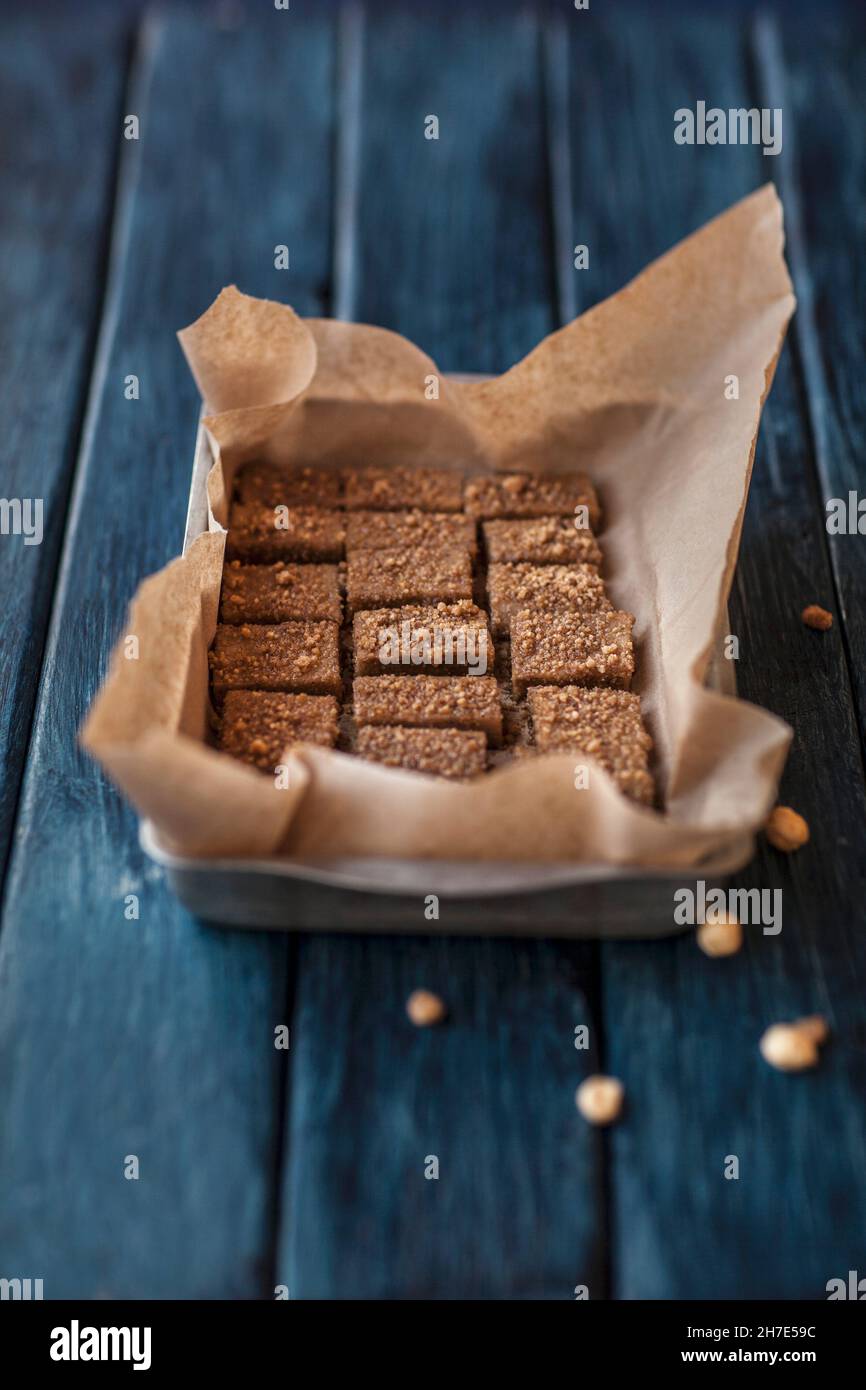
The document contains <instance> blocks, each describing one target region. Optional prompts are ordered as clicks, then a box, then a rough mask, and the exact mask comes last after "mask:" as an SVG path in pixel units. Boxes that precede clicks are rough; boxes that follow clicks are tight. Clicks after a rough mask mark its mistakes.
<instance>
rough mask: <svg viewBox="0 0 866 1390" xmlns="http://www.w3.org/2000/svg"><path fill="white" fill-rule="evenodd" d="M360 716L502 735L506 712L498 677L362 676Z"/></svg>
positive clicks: (493, 738)
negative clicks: (499, 692)
mask: <svg viewBox="0 0 866 1390" xmlns="http://www.w3.org/2000/svg"><path fill="white" fill-rule="evenodd" d="M354 701H355V719H356V721H357V723H358V724H359V725H364V724H408V725H410V726H412V727H415V728H427V729H449V728H450V729H477V730H479V731H480V732H481V733H484V734H486V735H487V737H488V739H489V740H490V742H491V743H499V742H500V740H501V738H502V711H501V709H500V707H499V694H498V691H497V688H496V681H495V680H494V678H493V676H356V677H355V682H354Z"/></svg>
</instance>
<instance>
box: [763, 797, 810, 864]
mask: <svg viewBox="0 0 866 1390" xmlns="http://www.w3.org/2000/svg"><path fill="white" fill-rule="evenodd" d="M764 834H765V835H766V837H767V839H768V840H769V841H770V844H771V845H772V846H773V848H774V849H780V850H783V851H784V852H785V853H786V854H790V853H791V852H792V851H793V850H795V849H801V848H802V846H803V845H805V844H807V843H808V840H809V825H808V822H807V821H805V820H804V819H803V817H802V816H801V815H800V814H799V812H797V811H794V810H792V809H791V807H790V806H776V807H775V808H774V810H773V813H772V815H771V816H770V819H769V820H768V821H767V824H766V825H765V827H764Z"/></svg>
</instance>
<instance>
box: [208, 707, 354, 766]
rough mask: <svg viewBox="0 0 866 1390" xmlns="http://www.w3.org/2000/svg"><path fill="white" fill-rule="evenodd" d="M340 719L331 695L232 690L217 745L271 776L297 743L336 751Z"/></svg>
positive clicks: (224, 711) (224, 709) (225, 708)
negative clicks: (338, 720)
mask: <svg viewBox="0 0 866 1390" xmlns="http://www.w3.org/2000/svg"><path fill="white" fill-rule="evenodd" d="M338 715H339V706H338V704H337V701H336V700H335V699H334V697H333V695H286V694H284V693H283V692H282V691H279V692H274V693H271V692H268V691H264V690H230V691H229V692H228V694H227V695H226V698H225V701H224V703H223V714H222V723H221V725H220V734H219V746H220V748H221V749H222V750H223V752H225V753H231V755H232V757H233V758H240V760H241V762H245V763H251V764H252V765H253V767H257V768H259V769H260V770H261V771H262V772H273V771H274V768H275V767H276V766H277V764H278V763H279V762H280V759H281V758H282V755H283V753H284V752H285V751H286V749H287V748H289V747H290V746H291V745H292V744H293V743H317V744H320V745H321V747H323V748H333V746H334V744H335V743H336V741H337V719H338Z"/></svg>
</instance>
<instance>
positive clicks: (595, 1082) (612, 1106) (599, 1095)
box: [574, 1076, 625, 1125]
mask: <svg viewBox="0 0 866 1390" xmlns="http://www.w3.org/2000/svg"><path fill="white" fill-rule="evenodd" d="M624 1094H625V1090H624V1087H623V1084H622V1082H621V1081H618V1080H617V1078H616V1077H615V1076H588V1077H587V1078H586V1080H585V1081H582V1082H581V1083H580V1085H579V1086H578V1088H577V1092H576V1094H575V1097H574V1099H575V1103H576V1105H577V1108H578V1110H579V1111H580V1113H581V1115H582V1116H583V1118H584V1119H585V1120H589V1123H590V1124H591V1125H609V1124H613V1121H614V1120H616V1119H618V1118H619V1115H620V1112H621V1111H622V1102H623V1097H624Z"/></svg>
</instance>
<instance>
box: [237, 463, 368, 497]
mask: <svg viewBox="0 0 866 1390" xmlns="http://www.w3.org/2000/svg"><path fill="white" fill-rule="evenodd" d="M341 491H342V479H341V477H340V474H339V473H338V472H337V471H336V469H327V468H295V467H291V466H289V465H287V464H286V465H282V464H278V463H245V464H244V465H243V466H242V467H241V468H239V469H238V471H237V473H236V475H235V497H236V498H237V500H238V501H239V502H260V503H262V504H263V505H264V506H266V507H277V506H281V505H290V504H293V505H294V506H299V505H301V506H303V505H306V506H308V507H309V506H315V507H338V506H339V505H340V494H341Z"/></svg>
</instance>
